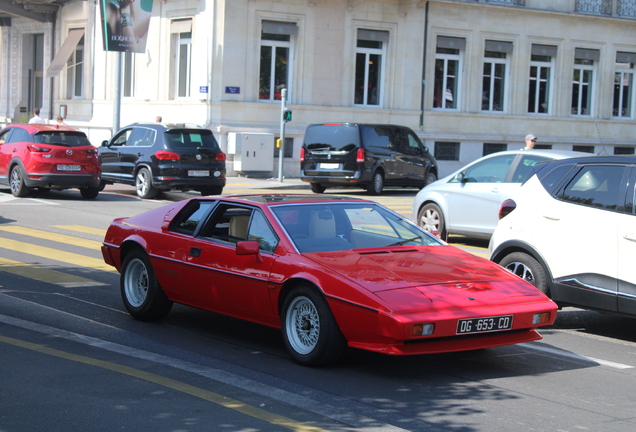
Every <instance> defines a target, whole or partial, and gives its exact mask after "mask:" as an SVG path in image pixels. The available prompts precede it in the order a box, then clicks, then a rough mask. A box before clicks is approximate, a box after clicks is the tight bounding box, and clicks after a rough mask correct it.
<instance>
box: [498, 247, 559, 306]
mask: <svg viewBox="0 0 636 432" xmlns="http://www.w3.org/2000/svg"><path fill="white" fill-rule="evenodd" d="M499 265H500V266H502V267H503V268H505V269H506V270H508V271H509V272H511V273H514V274H516V275H517V276H519V277H520V278H521V279H523V280H525V281H526V282H529V283H531V284H532V285H534V286H535V287H536V288H538V289H539V290H540V291H541V292H542V293H544V294H545V295H547V296H548V297H550V288H548V278H547V276H546V275H547V273H548V272H547V271H546V269H544V268H543V266H542V265H541V263H539V261H537V260H536V259H534V258H533V257H532V256H530V255H528V254H527V253H525V252H513V253H511V254H509V255H506V256H505V257H504V258H503V259H502V260H501V261H499Z"/></svg>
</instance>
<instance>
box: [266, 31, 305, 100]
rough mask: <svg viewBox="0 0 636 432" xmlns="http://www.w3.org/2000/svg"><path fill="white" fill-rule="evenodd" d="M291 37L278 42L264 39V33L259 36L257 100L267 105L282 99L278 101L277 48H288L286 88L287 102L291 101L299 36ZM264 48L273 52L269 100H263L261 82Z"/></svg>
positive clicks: (270, 67) (271, 54) (292, 35)
mask: <svg viewBox="0 0 636 432" xmlns="http://www.w3.org/2000/svg"><path fill="white" fill-rule="evenodd" d="M281 23H289V24H295V25H297V24H296V23H291V22H288V21H281ZM288 36H289V41H278V40H270V39H263V36H262V32H261V33H260V34H259V41H260V43H259V46H258V59H259V62H258V85H257V89H258V93H257V98H258V101H259V102H265V103H277V102H279V101H280V99H276V88H275V87H276V49H277V48H287V49H288V51H287V77H286V84H285V88H286V89H287V101H289V100H290V99H291V97H292V88H293V76H294V58H295V53H294V46H295V45H296V38H297V35H295V34H291V35H288ZM263 47H268V48H269V49H270V50H271V53H270V58H271V60H270V66H269V69H270V76H269V98H267V99H261V88H260V80H261V66H262V65H261V58H262V57H261V51H262V49H263Z"/></svg>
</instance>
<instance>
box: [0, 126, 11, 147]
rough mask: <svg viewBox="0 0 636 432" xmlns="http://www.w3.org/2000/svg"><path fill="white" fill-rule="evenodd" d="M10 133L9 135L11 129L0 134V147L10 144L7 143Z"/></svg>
mask: <svg viewBox="0 0 636 432" xmlns="http://www.w3.org/2000/svg"><path fill="white" fill-rule="evenodd" d="M10 133H11V129H7V130H6V131H4V132H2V133H1V134H0V145H2V144H4V143H7V142H10V141H8V139H9V134H10Z"/></svg>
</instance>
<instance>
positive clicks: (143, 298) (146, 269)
mask: <svg viewBox="0 0 636 432" xmlns="http://www.w3.org/2000/svg"><path fill="white" fill-rule="evenodd" d="M119 281H120V282H119V284H120V289H121V297H122V299H123V300H124V306H125V307H126V310H127V311H128V313H129V314H130V315H132V316H133V317H134V318H136V319H138V320H141V321H151V320H158V319H161V318H163V317H165V316H166V315H167V314H168V312H170V309H171V308H172V301H170V300H169V299H168V297H166V294H165V293H164V292H163V289H161V286H159V282H158V281H157V278H156V277H155V272H154V270H153V268H152V264H150V259H149V258H148V255H147V254H146V253H145V252H143V251H141V250H135V251H132V252H130V253H129V254H128V255H127V256H126V258H125V259H124V263H123V265H122V268H121V277H120V279H119Z"/></svg>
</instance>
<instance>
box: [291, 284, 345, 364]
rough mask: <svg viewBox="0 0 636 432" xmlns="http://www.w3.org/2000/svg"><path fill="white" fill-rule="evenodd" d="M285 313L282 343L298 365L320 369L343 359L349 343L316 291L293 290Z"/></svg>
mask: <svg viewBox="0 0 636 432" xmlns="http://www.w3.org/2000/svg"><path fill="white" fill-rule="evenodd" d="M282 311H283V313H282V316H281V321H282V322H281V329H282V333H283V341H284V343H285V346H286V347H287V350H288V351H289V353H290V354H291V356H292V358H293V359H294V361H295V362H297V363H299V364H302V365H305V366H321V365H327V364H330V363H334V362H335V361H337V360H338V359H339V358H340V356H341V355H342V353H343V352H344V349H345V347H346V346H347V341H346V340H345V338H344V336H343V335H342V333H341V332H340V328H339V327H338V324H337V323H336V320H335V318H334V317H333V314H332V313H331V309H329V305H328V304H327V301H326V300H325V299H324V297H323V296H322V294H320V293H319V292H318V291H317V290H316V289H314V288H312V287H310V286H307V285H301V286H299V287H296V288H294V289H293V290H292V291H291V292H290V293H289V295H288V296H287V298H286V299H285V302H284V304H283V309H282Z"/></svg>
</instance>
